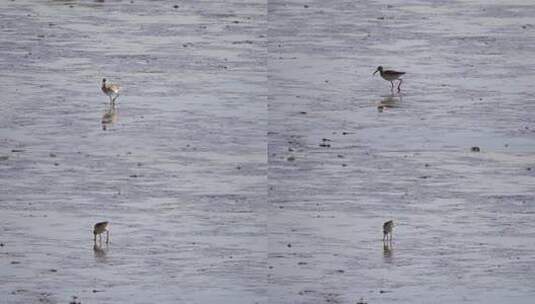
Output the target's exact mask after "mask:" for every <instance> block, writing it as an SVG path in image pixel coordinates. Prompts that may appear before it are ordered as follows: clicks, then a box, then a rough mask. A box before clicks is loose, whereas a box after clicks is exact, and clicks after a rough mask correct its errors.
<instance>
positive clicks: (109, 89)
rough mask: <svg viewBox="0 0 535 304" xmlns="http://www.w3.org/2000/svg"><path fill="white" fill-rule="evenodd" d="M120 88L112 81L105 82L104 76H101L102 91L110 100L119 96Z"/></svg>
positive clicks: (113, 100) (112, 100)
mask: <svg viewBox="0 0 535 304" xmlns="http://www.w3.org/2000/svg"><path fill="white" fill-rule="evenodd" d="M120 90H121V87H119V86H118V85H116V84H113V83H110V84H107V83H106V78H102V92H104V94H106V95H108V97H109V98H110V102H115V99H117V97H119V91H120Z"/></svg>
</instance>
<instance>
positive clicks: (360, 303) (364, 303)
mask: <svg viewBox="0 0 535 304" xmlns="http://www.w3.org/2000/svg"><path fill="white" fill-rule="evenodd" d="M356 304H368V302H366V301H364V298H360V300H358V301H357V303H356Z"/></svg>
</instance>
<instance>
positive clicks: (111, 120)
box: [102, 102, 117, 131]
mask: <svg viewBox="0 0 535 304" xmlns="http://www.w3.org/2000/svg"><path fill="white" fill-rule="evenodd" d="M116 122H117V107H116V106H115V102H110V103H109V104H108V106H107V107H106V111H105V112H104V114H102V130H104V131H106V130H107V129H108V128H109V127H111V126H112V125H114V124H115V123H116Z"/></svg>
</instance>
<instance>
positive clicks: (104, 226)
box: [93, 222, 110, 244]
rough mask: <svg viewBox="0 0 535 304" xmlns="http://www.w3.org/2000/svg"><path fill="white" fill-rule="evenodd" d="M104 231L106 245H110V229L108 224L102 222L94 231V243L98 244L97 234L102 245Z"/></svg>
mask: <svg viewBox="0 0 535 304" xmlns="http://www.w3.org/2000/svg"><path fill="white" fill-rule="evenodd" d="M104 231H106V244H108V243H109V241H110V230H109V229H108V222H100V223H96V224H95V227H94V229H93V236H94V239H93V241H94V242H95V243H96V242H97V234H98V235H99V237H100V242H101V243H102V233H104Z"/></svg>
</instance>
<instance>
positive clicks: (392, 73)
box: [383, 70, 405, 76]
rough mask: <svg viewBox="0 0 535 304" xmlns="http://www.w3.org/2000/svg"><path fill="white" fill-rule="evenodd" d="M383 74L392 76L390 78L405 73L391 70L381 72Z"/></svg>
mask: <svg viewBox="0 0 535 304" xmlns="http://www.w3.org/2000/svg"><path fill="white" fill-rule="evenodd" d="M383 73H384V74H386V75H392V76H401V75H403V74H405V72H398V71H392V70H386V71H383Z"/></svg>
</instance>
